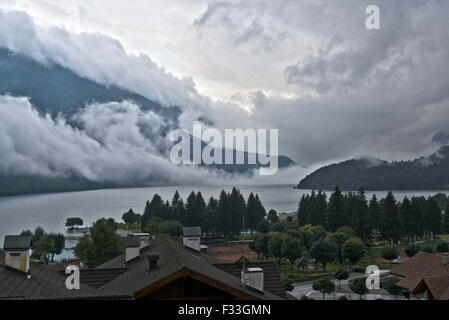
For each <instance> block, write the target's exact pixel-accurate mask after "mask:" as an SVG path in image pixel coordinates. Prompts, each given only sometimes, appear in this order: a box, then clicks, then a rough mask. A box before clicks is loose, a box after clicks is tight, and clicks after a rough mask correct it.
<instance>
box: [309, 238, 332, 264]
mask: <svg viewBox="0 0 449 320" xmlns="http://www.w3.org/2000/svg"><path fill="white" fill-rule="evenodd" d="M310 254H311V256H312V258H314V259H315V260H316V261H318V262H319V263H321V265H322V266H323V270H324V271H326V265H327V264H328V263H329V262H331V261H333V260H334V259H335V258H336V255H337V245H336V244H335V242H333V241H331V240H329V239H323V240H318V241H317V242H315V243H314V244H313V245H312V248H311V250H310Z"/></svg>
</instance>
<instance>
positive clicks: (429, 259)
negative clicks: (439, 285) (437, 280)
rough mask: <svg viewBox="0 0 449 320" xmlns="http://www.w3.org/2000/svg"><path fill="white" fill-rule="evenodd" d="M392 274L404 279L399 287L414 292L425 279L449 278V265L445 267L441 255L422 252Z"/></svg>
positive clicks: (395, 269)
mask: <svg viewBox="0 0 449 320" xmlns="http://www.w3.org/2000/svg"><path fill="white" fill-rule="evenodd" d="M391 273H392V274H394V275H398V276H401V277H404V279H401V280H400V281H399V282H398V283H397V285H398V286H400V287H402V288H405V289H407V290H409V291H410V292H413V291H414V290H415V289H416V287H417V286H418V284H419V283H420V282H421V281H422V280H423V279H424V278H432V277H445V276H449V265H443V263H442V257H441V255H439V254H433V253H427V252H422V251H420V252H418V253H417V254H416V255H415V256H414V257H413V258H411V259H409V260H407V261H406V262H404V263H403V264H401V265H400V266H398V267H396V268H394V269H393V270H392V271H391Z"/></svg>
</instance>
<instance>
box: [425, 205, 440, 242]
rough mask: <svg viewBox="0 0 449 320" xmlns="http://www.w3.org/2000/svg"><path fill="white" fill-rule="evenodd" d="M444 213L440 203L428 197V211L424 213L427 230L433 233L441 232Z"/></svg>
mask: <svg viewBox="0 0 449 320" xmlns="http://www.w3.org/2000/svg"><path fill="white" fill-rule="evenodd" d="M441 221H442V215H441V210H440V207H439V206H438V203H437V202H436V201H435V200H434V199H432V198H430V197H429V198H428V199H427V205H426V211H425V214H424V228H425V230H426V231H427V232H429V233H432V234H433V235H437V234H440V232H441Z"/></svg>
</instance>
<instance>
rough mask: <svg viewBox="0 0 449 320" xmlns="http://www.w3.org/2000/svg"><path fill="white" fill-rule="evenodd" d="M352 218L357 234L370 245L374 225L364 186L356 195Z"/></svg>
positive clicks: (365, 243)
mask: <svg viewBox="0 0 449 320" xmlns="http://www.w3.org/2000/svg"><path fill="white" fill-rule="evenodd" d="M351 220H352V225H353V227H354V231H355V233H356V236H357V237H358V238H360V239H361V240H362V242H363V244H364V245H365V246H367V247H370V246H371V243H372V238H373V230H374V226H373V221H372V220H371V216H370V212H369V207H368V203H367V200H366V196H365V190H364V189H363V188H360V190H359V191H358V192H357V193H356V194H355V196H354V204H353V207H352V215H351Z"/></svg>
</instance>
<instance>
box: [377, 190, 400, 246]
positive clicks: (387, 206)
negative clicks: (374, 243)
mask: <svg viewBox="0 0 449 320" xmlns="http://www.w3.org/2000/svg"><path fill="white" fill-rule="evenodd" d="M401 230H402V225H401V219H400V216H399V212H398V206H397V202H396V199H395V198H394V196H393V193H392V192H391V191H390V192H388V194H387V196H386V197H385V199H383V200H382V201H381V221H380V230H379V231H380V233H381V235H382V236H383V238H384V239H385V240H388V242H389V243H390V244H391V243H392V242H393V241H397V240H399V239H400V236H401Z"/></svg>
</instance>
